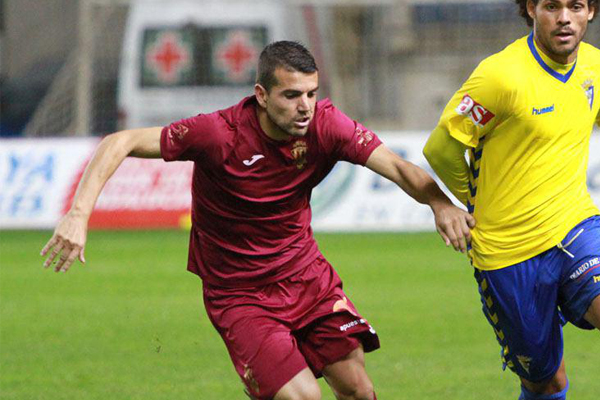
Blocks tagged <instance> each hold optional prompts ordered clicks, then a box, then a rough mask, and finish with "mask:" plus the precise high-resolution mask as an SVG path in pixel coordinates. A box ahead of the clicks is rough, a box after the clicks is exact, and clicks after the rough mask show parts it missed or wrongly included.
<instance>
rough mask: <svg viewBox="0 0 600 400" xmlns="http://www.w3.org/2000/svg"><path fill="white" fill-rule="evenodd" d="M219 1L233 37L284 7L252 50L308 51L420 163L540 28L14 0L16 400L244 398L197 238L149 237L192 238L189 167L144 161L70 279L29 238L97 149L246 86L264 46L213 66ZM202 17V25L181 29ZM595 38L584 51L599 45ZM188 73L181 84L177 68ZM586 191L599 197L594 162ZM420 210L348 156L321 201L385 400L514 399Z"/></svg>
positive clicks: (8, 8)
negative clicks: (291, 47)
mask: <svg viewBox="0 0 600 400" xmlns="http://www.w3.org/2000/svg"><path fill="white" fill-rule="evenodd" d="M211 4H212V6H211ZM215 4H216V5H215ZM209 6H210V7H212V8H210V7H209ZM225 6H227V14H230V15H229V16H228V17H231V18H233V20H234V21H237V22H230V27H234V28H236V29H237V28H240V27H241V28H248V26H250V28H252V26H255V25H256V23H255V21H256V17H251V16H252V15H254V14H256V13H257V12H258V13H260V12H262V11H261V10H263V9H264V8H261V7H266V8H267V9H269V11H268V12H266V13H264V12H263V14H264V15H263V17H264V18H263V21H264V27H263V28H260V27H259V28H258V29H254V30H252V29H250V30H247V31H246V33H245V35H246V36H244V35H242V36H243V37H244V38H245V39H244V40H245V42H244V43H245V44H246V45H248V44H254V45H256V46H259V45H260V44H261V43H262V42H264V41H265V40H268V39H270V38H271V37H272V36H273V37H275V36H277V37H276V38H277V39H279V38H282V37H281V36H285V37H286V38H293V39H298V40H301V41H302V42H304V43H305V44H307V46H308V47H309V48H310V49H311V50H312V51H313V52H314V54H315V56H316V58H317V61H318V63H319V65H320V68H321V87H322V90H321V93H320V96H328V97H331V98H332V100H333V102H334V103H335V104H336V105H337V106H338V107H339V108H341V109H342V110H343V111H344V112H346V113H347V114H349V115H350V116H352V117H353V118H355V119H357V120H360V121H361V122H364V123H365V125H367V126H368V127H370V128H371V129H373V130H374V131H376V132H378V133H379V132H381V133H382V135H383V136H385V139H386V143H388V145H390V147H392V148H393V149H394V150H395V151H397V152H398V153H400V154H401V155H402V156H404V157H405V158H408V159H409V160H411V161H413V162H415V163H417V164H419V165H420V166H422V167H423V168H427V166H426V164H425V163H424V161H423V160H422V157H421V156H420V151H421V148H422V144H423V141H424V140H425V137H426V134H427V132H428V131H430V130H431V129H432V128H433V127H434V126H435V124H436V122H437V119H438V117H439V115H440V113H441V111H442V109H443V107H444V106H445V104H446V102H447V101H448V100H449V98H450V96H451V95H452V93H453V92H454V91H455V90H456V89H458V87H459V86H460V85H461V83H462V82H463V81H464V80H465V79H466V78H467V77H468V75H469V74H470V72H471V71H472V70H473V68H474V67H475V66H476V65H477V63H478V62H479V61H480V60H482V59H483V58H484V57H486V56H488V55H490V54H491V53H493V52H496V51H499V50H501V49H502V48H503V47H504V46H506V45H507V44H508V43H510V42H511V41H512V40H514V39H516V38H518V37H521V36H523V35H525V34H526V33H527V32H528V29H527V27H526V26H525V23H524V21H523V20H522V19H521V18H520V17H518V15H517V11H516V6H515V5H514V4H513V3H512V1H509V0H506V1H504V0H493V1H488V0H452V1H439V0H438V1H435V0H395V1H394V0H364V1H360V0H337V1H336V0H320V1H317V0H314V1H309V0H287V1H285V0H279V1H276V0H273V1H269V0H254V1H250V0H248V1H245V0H238V1H233V0H230V1H221V2H216V1H212V2H211V1H200V0H198V1H192V0H188V1H185V0H179V1H176V0H174V1H158V0H145V1H134V0H44V1H38V0H0V136H1V138H0V398H2V399H19V400H20V399H27V400H29V399H49V400H57V399H103V400H104V399H192V398H194V399H209V400H212V399H215V400H217V399H241V398H244V397H243V394H242V392H241V385H240V384H238V378H237V377H236V376H235V374H234V372H233V369H232V368H231V366H230V362H229V360H228V357H227V354H226V350H225V348H224V346H223V344H222V342H221V341H220V338H219V337H218V335H217V334H216V332H214V330H213V329H212V327H211V326H210V322H209V321H208V320H207V318H206V316H205V315H204V312H203V310H202V306H201V298H200V290H199V285H198V280H197V278H196V277H194V276H192V275H191V274H188V273H186V272H185V262H186V251H187V250H186V246H187V236H188V233H187V232H186V231H185V229H184V230H178V229H175V230H149V228H156V227H163V228H164V227H184V228H186V227H188V222H187V221H188V218H187V213H188V212H189V210H188V208H189V191H188V189H187V188H188V186H189V178H190V173H191V169H190V168H189V166H188V165H187V164H182V165H173V164H179V163H171V164H170V165H168V166H167V165H165V164H164V163H160V162H159V164H156V163H152V162H151V161H148V160H143V161H139V162H138V161H131V160H128V162H126V163H125V164H124V165H123V167H122V168H121V169H120V170H119V171H118V172H117V174H116V175H115V176H114V177H113V179H112V180H111V182H109V184H108V185H107V187H106V188H105V190H104V193H103V195H102V197H101V198H100V200H99V203H98V205H97V210H96V211H95V213H94V215H93V217H92V221H91V226H92V227H93V228H95V230H93V231H92V232H91V233H90V237H89V242H88V246H87V253H86V258H87V259H88V266H87V267H85V268H83V267H80V266H75V267H74V268H73V269H72V271H71V272H69V274H68V275H67V276H57V275H55V274H51V273H49V271H46V273H42V272H41V271H40V269H41V268H40V266H41V263H42V260H41V259H40V257H39V256H38V255H37V254H38V252H39V250H40V248H41V247H42V246H43V245H44V243H45V241H46V240H47V239H48V238H49V236H50V231H32V230H27V229H24V228H28V229H30V228H35V229H47V228H50V227H52V226H53V224H54V223H55V222H56V220H57V218H58V217H59V216H60V215H61V214H62V213H64V211H65V210H66V209H68V205H69V201H70V198H71V197H72V195H73V192H74V184H75V183H76V181H77V179H78V177H79V176H80V174H81V171H82V168H83V165H85V161H86V160H87V159H88V158H89V157H90V155H91V152H92V151H93V148H94V146H95V145H96V144H97V142H98V140H99V137H100V136H102V135H105V134H107V133H110V132H113V131H115V130H118V129H121V128H124V127H131V126H140V125H147V124H166V123H168V122H170V121H171V119H173V118H174V117H175V116H177V117H183V116H187V115H191V114H193V113H194V110H195V111H196V112H197V111H198V110H212V109H215V108H216V107H217V106H219V105H221V104H222V103H223V102H227V104H230V103H231V104H232V103H234V102H236V101H237V100H239V97H240V92H243V93H246V92H248V93H250V90H251V85H250V84H249V83H250V82H251V79H252V77H251V72H252V69H251V67H247V66H248V65H252V62H253V58H252V57H255V55H256V54H255V52H254V51H253V50H252V48H251V47H245V51H241V47H240V46H237V47H236V46H233V47H234V48H235V49H237V53H235V52H234V53H235V54H236V55H235V56H234V57H233V58H229V60H233V63H229V64H227V63H226V64H225V65H223V64H222V63H220V61H219V62H217V61H215V60H216V59H214V57H215V55H218V54H221V53H219V51H217V49H218V48H220V47H219V43H221V41H222V40H224V38H225V37H227V35H228V33H231V32H229V31H228V30H227V29H229V28H227V29H225V30H223V29H221V30H220V29H217V28H218V25H219V24H220V23H221V22H219V18H220V17H219V11H218V10H219V7H221V8H222V7H225ZM204 7H208V8H204ZM236 7H239V11H238V12H235V8H236ZM192 9H194V10H196V11H195V12H197V10H201V14H202V15H200V16H196V17H194V16H193V15H192V14H193V13H190V18H189V21H188V20H186V19H185V18H182V17H181V14H182V13H183V14H185V13H186V12H187V11H186V10H192ZM157 10H158V11H157ZM207 10H208V11H209V12H207ZM232 10H233V11H232ZM221 14H222V12H221ZM213 18H214V20H213ZM244 18H254V19H253V20H252V21H254V22H252V23H250V22H248V21H246V22H244ZM173 21H178V22H177V23H176V24H175V23H173ZM182 21H183V22H184V23H183V24H182V23H181V22H182ZM186 21H187V22H186ZM199 21H207V22H205V23H202V22H199ZM175 25H176V27H175ZM174 27H175V28H174ZM215 27H217V28H215ZM599 27H600V25H599V22H598V21H596V22H594V23H593V24H591V25H590V28H589V32H588V36H587V39H586V40H587V41H588V42H590V43H592V44H594V45H596V46H598V45H600V29H599ZM165 32H167V33H168V32H175V33H176V38H177V44H178V45H180V47H179V51H180V52H179V53H177V54H174V53H173V51H172V50H173V48H177V46H175V47H173V46H171V47H169V46H166V47H165V48H166V49H167V51H166V52H165V53H157V52H158V51H159V50H160V46H158V44H160V43H166V42H168V40H167V39H164V38H165V36H164V35H163V33H165ZM136 35H137V36H136ZM161 37H162V38H163V39H161ZM168 37H172V36H168ZM168 37H167V38H168ZM236 37H237V36H236ZM248 38H250V39H248ZM161 40H163V41H162V42H161ZM165 41H166V42H165ZM186 41H187V42H186ZM225 42H227V41H226V40H225ZM173 43H175V42H173ZM186 43H187V44H186ZM207 43H208V44H209V45H208V47H207V48H210V49H211V52H208V54H211V56H210V57H208V56H207V55H206V54H207V53H205V52H204V51H203V49H204V47H202V45H203V44H204V45H206V44H207ZM227 43H233V44H236V43H239V42H235V41H233V42H227ZM186 46H189V47H186ZM157 49H158V50H157ZM169 49H170V50H169ZM186 49H187V50H186ZM186 51H187V53H186ZM161 54H162V55H161ZM186 54H187V55H186ZM244 54H245V55H244ZM248 54H249V55H251V56H248ZM211 57H212V58H211ZM221 58H222V57H221ZM225 58H227V57H225ZM209 59H210V60H211V61H210V62H209V61H207V60H209ZM182 60H184V61H185V62H183V61H182ZM159 61H160V62H159ZM242 61H243V62H244V63H245V64H244V65H245V66H246V67H244V68H242V72H244V73H243V74H241V73H239V74H238V73H236V71H237V70H236V68H237V67H239V65H238V63H241V62H242ZM177 62H181V65H180V67H178V68H175V70H176V72H177V73H176V74H174V75H173V74H170V73H166V74H162V75H161V72H160V66H161V65H162V67H163V68H164V69H165V70H169V65H170V66H173V65H177ZM161 63H162V64H161ZM236 66H237V67H236ZM198 71H201V72H198ZM228 71H229V73H228ZM163 72H164V71H163ZM167 72H168V71H167ZM238 72H239V71H238ZM146 95H148V96H146ZM153 95H154V97H153ZM203 95H204V96H203ZM194 96H195V97H194ZM144 112H146V113H145V114H144ZM182 112H184V113H186V114H184V115H177V114H176V113H182ZM598 139H599V138H598V135H597V134H596V135H595V138H594V142H593V146H595V147H593V150H592V154H600V150H599V149H600V140H598ZM594 152H595V153H594ZM588 184H589V187H590V190H591V191H592V195H593V196H594V198H595V199H596V202H597V203H600V201H599V200H600V160H598V159H597V158H596V159H594V158H593V157H592V160H591V165H590V173H589V181H588ZM413 203H414V202H413V201H412V200H410V199H408V198H406V196H403V195H402V194H400V193H399V191H398V190H397V188H395V187H393V185H390V184H389V183H386V182H383V181H382V180H381V179H378V178H377V177H374V176H372V174H369V173H368V172H366V171H364V170H362V169H360V170H359V169H353V168H351V167H350V166H346V165H345V164H341V165H340V166H339V167H338V168H336V169H335V170H334V172H333V173H332V174H331V176H330V178H328V180H326V181H325V182H324V185H321V186H320V187H319V188H317V190H316V191H315V193H314V196H313V199H312V206H313V211H314V220H315V226H316V227H317V228H318V230H319V232H320V233H318V238H317V239H318V241H319V243H320V247H321V249H322V251H323V252H324V254H325V255H326V256H327V257H328V258H329V259H330V261H331V262H332V264H333V265H334V266H336V269H337V270H338V271H339V273H340V275H341V276H342V278H343V279H344V281H345V283H346V289H347V290H348V292H349V293H350V295H351V296H352V298H353V300H354V301H355V303H356V304H357V305H358V306H359V308H360V309H361V311H362V312H363V313H364V314H365V315H366V316H367V317H368V318H369V320H370V322H371V323H372V324H373V325H374V326H375V327H376V328H377V329H378V332H379V333H380V335H381V338H382V344H383V349H382V351H379V352H377V353H375V354H373V355H372V356H369V357H368V358H367V363H368V369H369V370H370V372H371V376H372V377H373V380H374V382H375V384H376V387H378V393H379V397H380V398H382V399H386V398H387V399H436V400H437V399H444V400H448V399H450V400H452V399H461V400H467V399H473V400H475V399H481V398H486V399H491V400H500V399H516V398H517V392H518V387H517V384H516V382H515V378H514V377H513V376H512V375H511V374H510V373H501V371H500V369H501V368H500V362H499V356H498V352H499V347H498V346H497V344H496V342H495V339H494V336H493V332H492V330H491V328H490V327H489V326H488V325H487V323H486V321H485V319H484V318H483V316H482V315H481V311H480V305H479V299H478V294H477V292H476V287H475V284H474V281H473V278H472V270H471V268H470V267H469V266H468V262H467V261H466V260H465V258H464V257H463V256H462V255H460V254H454V253H452V252H451V251H450V250H448V249H446V248H444V246H443V245H442V244H441V241H440V240H439V239H438V238H437V237H436V235H435V234H433V233H430V232H418V233H415V232H414V231H423V230H432V227H433V225H432V220H431V215H430V212H429V210H428V209H427V207H419V206H417V205H415V204H413ZM169 207H170V208H169ZM167 208H168V209H170V210H171V211H172V214H169V213H167V212H165V209H167ZM131 210H133V212H130V211H131ZM149 210H150V211H149ZM167 214H168V215H167ZM156 221H162V222H160V223H159V224H156ZM132 227H134V228H138V230H135V231H128V230H125V231H114V230H111V231H104V230H103V229H109V228H112V229H114V228H118V229H120V228H132ZM14 228H17V229H14ZM327 231H335V233H328V232H327ZM358 231H370V233H368V234H365V233H357V232H358ZM372 231H391V232H386V233H381V232H380V233H373V232H372ZM409 231H410V232H409ZM565 335H566V352H567V353H566V361H567V366H568V367H567V368H568V371H569V372H570V373H571V388H572V389H571V392H570V393H571V394H572V398H573V399H576V400H597V399H598V393H600V381H599V380H598V376H599V374H600V364H599V362H598V355H599V354H600V341H599V340H598V337H597V333H596V334H595V335H594V333H589V332H582V331H579V330H576V329H573V328H572V327H567V328H566V330H565ZM323 398H324V399H333V396H332V395H331V394H330V393H329V392H327V391H324V397H323Z"/></svg>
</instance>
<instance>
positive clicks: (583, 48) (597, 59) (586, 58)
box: [577, 42, 600, 69]
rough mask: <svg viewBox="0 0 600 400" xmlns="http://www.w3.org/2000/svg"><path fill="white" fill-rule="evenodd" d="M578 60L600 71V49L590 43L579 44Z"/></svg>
mask: <svg viewBox="0 0 600 400" xmlns="http://www.w3.org/2000/svg"><path fill="white" fill-rule="evenodd" d="M577 59H578V61H579V60H582V61H583V62H584V63H585V64H587V65H589V66H592V67H596V68H597V69H600V49H598V48H597V47H595V46H593V45H591V44H589V43H586V42H581V43H580V44H579V50H578V55H577Z"/></svg>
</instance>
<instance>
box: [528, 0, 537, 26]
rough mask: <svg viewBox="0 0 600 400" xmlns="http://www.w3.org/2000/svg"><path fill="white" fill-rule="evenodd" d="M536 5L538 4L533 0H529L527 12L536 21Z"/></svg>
mask: <svg viewBox="0 0 600 400" xmlns="http://www.w3.org/2000/svg"><path fill="white" fill-rule="evenodd" d="M538 1H539V0H538ZM535 5H536V3H534V1H533V0H527V14H528V15H529V17H531V19H532V20H534V21H535Z"/></svg>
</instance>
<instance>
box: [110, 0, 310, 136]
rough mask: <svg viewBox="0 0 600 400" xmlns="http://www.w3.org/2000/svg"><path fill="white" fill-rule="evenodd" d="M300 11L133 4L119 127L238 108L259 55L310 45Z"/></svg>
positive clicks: (146, 0) (265, 4) (145, 0)
mask: <svg viewBox="0 0 600 400" xmlns="http://www.w3.org/2000/svg"><path fill="white" fill-rule="evenodd" d="M301 15H302V13H301V12H300V10H299V9H298V7H294V6H291V5H289V4H286V2H284V1H277V0H253V1H247V0H228V1H215V0H205V1H197V0H196V1H194V0H174V1H168V2H165V1H162V2H159V1H156V0H155V1H150V0H138V1H133V2H132V4H131V7H130V12H129V19H128V22H127V26H126V30H125V37H124V43H123V56H122V61H121V66H120V75H119V88H118V106H119V115H120V121H119V125H120V126H119V128H121V129H127V128H137V127H145V126H162V125H166V124H168V123H170V122H172V121H175V120H178V119H180V118H184V117H189V116H192V115H196V114H198V113H202V112H211V111H215V110H217V109H220V108H225V107H228V106H231V105H233V104H235V103H237V102H238V101H239V100H240V99H241V98H242V97H244V96H247V95H249V94H251V93H252V91H253V89H252V88H253V84H254V80H255V74H256V64H257V60H258V55H259V54H260V51H261V50H262V48H263V47H264V46H265V45H266V44H268V43H270V42H272V41H274V40H282V39H287V40H299V41H302V42H304V43H306V41H305V35H304V32H305V28H304V23H303V21H302V18H299V16H301Z"/></svg>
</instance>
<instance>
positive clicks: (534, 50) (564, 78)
mask: <svg viewBox="0 0 600 400" xmlns="http://www.w3.org/2000/svg"><path fill="white" fill-rule="evenodd" d="M527 44H528V45H529V50H530V51H531V54H533V57H534V58H535V60H536V61H537V62H538V64H540V66H541V67H542V68H543V69H544V70H545V71H546V72H547V73H549V74H550V75H552V76H553V77H555V78H556V79H558V80H559V81H561V82H562V83H567V81H568V80H569V78H570V77H571V75H573V71H575V66H576V65H577V60H575V62H574V63H573V66H572V67H571V69H570V70H569V71H568V72H567V73H565V74H561V73H560V72H557V71H556V70H554V69H553V68H552V67H551V66H549V65H548V64H547V63H546V61H544V58H543V57H542V55H541V54H540V52H539V51H538V49H537V47H536V45H535V43H534V40H533V31H532V32H531V34H530V35H529V37H528V38H527Z"/></svg>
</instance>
